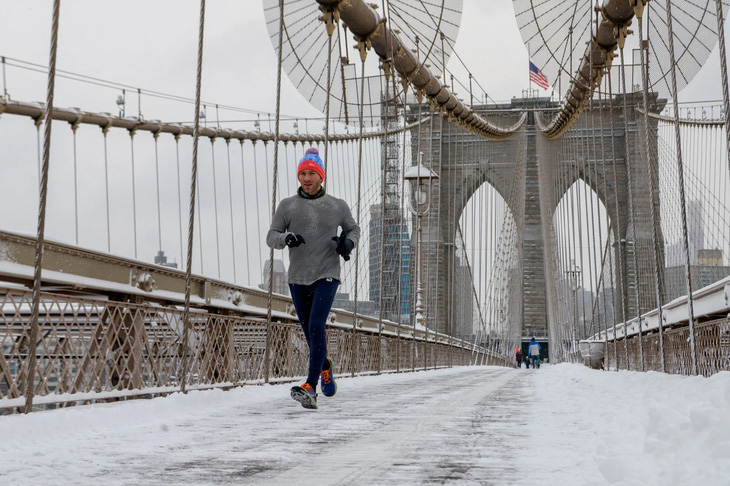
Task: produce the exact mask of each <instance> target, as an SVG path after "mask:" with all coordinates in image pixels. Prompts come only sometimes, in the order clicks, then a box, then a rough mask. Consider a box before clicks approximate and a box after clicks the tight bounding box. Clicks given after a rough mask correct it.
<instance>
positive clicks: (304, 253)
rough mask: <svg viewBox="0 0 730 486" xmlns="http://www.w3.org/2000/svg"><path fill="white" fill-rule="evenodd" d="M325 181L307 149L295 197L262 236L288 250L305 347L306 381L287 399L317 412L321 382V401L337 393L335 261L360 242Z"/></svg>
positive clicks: (343, 207) (316, 158)
mask: <svg viewBox="0 0 730 486" xmlns="http://www.w3.org/2000/svg"><path fill="white" fill-rule="evenodd" d="M324 178H325V173H324V164H323V163H322V159H321V158H320V157H319V152H318V151H317V149H316V148H310V149H308V150H307V152H306V153H305V154H304V157H302V159H301V160H300V161H299V165H298V166H297V179H299V184H300V187H299V188H298V189H297V194H296V195H294V196H291V197H288V198H286V199H283V200H282V201H281V203H280V204H279V207H278V208H276V212H275V213H274V219H273V221H272V222H271V228H269V232H268V234H267V235H266V244H267V245H269V247H271V248H274V249H278V250H280V249H283V248H284V247H285V246H286V247H289V271H288V275H287V276H288V279H289V290H290V291H291V296H292V301H293V302H294V308H295V309H296V311H297V317H298V319H299V322H300V323H301V325H302V330H303V331H304V337H305V339H306V341H307V345H308V346H309V369H308V374H307V381H305V382H304V383H302V384H301V385H300V386H294V387H292V389H291V397H292V398H293V399H294V400H296V401H298V402H299V403H301V404H302V406H303V407H304V408H317V382H319V381H320V380H321V389H322V394H323V395H324V396H326V397H331V396H334V394H335V393H337V384H336V383H335V380H334V375H333V370H332V360H331V359H330V358H328V357H327V339H326V334H325V324H326V321H327V316H328V315H329V312H330V309H331V308H332V302H334V299H335V293H336V292H337V287H338V286H339V285H340V257H342V258H343V259H344V260H346V261H347V260H349V259H350V253H351V252H352V250H353V248H355V246H357V242H358V240H359V239H360V227H359V226H358V225H357V223H356V222H355V220H354V219H353V217H352V212H351V211H350V208H349V206H348V205H347V203H346V202H345V201H343V200H342V199H338V198H336V197H333V196H331V195H329V194H327V193H326V192H325V189H324V187H323V186H322V183H323V182H324ZM338 227H339V228H342V231H341V233H340V234H339V235H338V234H337V230H338Z"/></svg>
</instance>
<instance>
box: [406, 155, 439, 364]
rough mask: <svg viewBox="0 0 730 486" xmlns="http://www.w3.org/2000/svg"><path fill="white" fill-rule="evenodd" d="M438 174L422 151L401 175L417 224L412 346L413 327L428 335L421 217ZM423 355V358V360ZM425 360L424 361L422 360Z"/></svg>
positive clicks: (426, 209) (429, 199)
mask: <svg viewBox="0 0 730 486" xmlns="http://www.w3.org/2000/svg"><path fill="white" fill-rule="evenodd" d="M438 178H439V176H438V174H436V173H435V172H433V171H432V170H431V169H429V168H428V167H426V166H424V165H423V152H419V154H418V165H414V166H412V167H410V168H409V169H408V170H407V171H406V173H405V174H404V175H403V180H405V181H406V182H409V183H410V184H411V199H412V200H411V199H409V201H408V209H409V210H410V212H411V214H413V215H414V216H416V218H417V222H416V224H417V225H418V232H417V242H416V319H415V323H414V333H413V337H414V341H413V343H414V346H415V328H416V327H417V326H419V325H420V326H423V328H424V329H426V337H428V328H427V327H426V323H425V315H424V313H425V309H424V307H423V288H422V286H421V266H422V261H421V260H422V258H421V253H422V248H421V245H422V240H423V230H422V228H423V225H422V223H421V219H422V218H423V216H425V215H426V214H428V212H429V211H430V210H431V200H432V198H431V186H432V183H433V181H434V180H436V179H438ZM424 354H425V353H424ZM425 359H426V358H425V356H424V360H425ZM424 362H425V361H424ZM415 366H416V365H415V355H414V359H413V368H415Z"/></svg>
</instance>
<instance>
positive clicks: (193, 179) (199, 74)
mask: <svg viewBox="0 0 730 486" xmlns="http://www.w3.org/2000/svg"><path fill="white" fill-rule="evenodd" d="M204 26H205V0H200V26H199V28H198V63H197V71H196V78H195V115H194V118H193V119H194V120H195V125H194V126H193V161H192V170H191V174H190V212H189V219H188V252H187V264H186V265H185V310H184V312H183V341H182V375H181V376H180V380H181V385H180V390H181V391H182V392H183V393H187V390H186V385H187V374H188V341H189V338H190V291H191V289H190V281H191V279H192V267H193V235H194V229H195V191H196V188H197V181H198V136H199V133H200V86H201V83H202V78H203V39H204V36H203V32H204V30H203V28H204ZM202 263H203V262H202V260H201V265H202Z"/></svg>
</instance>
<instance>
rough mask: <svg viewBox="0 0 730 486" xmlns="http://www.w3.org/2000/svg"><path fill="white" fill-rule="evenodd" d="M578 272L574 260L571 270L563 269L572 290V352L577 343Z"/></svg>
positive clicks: (574, 350)
mask: <svg viewBox="0 0 730 486" xmlns="http://www.w3.org/2000/svg"><path fill="white" fill-rule="evenodd" d="M580 274H581V270H580V267H579V266H578V265H576V264H575V260H573V261H572V265H571V270H566V271H565V275H566V276H568V278H569V280H570V290H572V291H573V354H575V352H576V350H577V344H578V336H577V334H578V299H577V296H576V295H577V293H578V289H580ZM584 334H585V333H584ZM584 337H585V336H584Z"/></svg>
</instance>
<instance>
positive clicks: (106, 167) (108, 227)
mask: <svg viewBox="0 0 730 486" xmlns="http://www.w3.org/2000/svg"><path fill="white" fill-rule="evenodd" d="M111 126H112V122H111V120H109V123H108V124H107V126H105V127H104V128H102V129H101V131H102V133H103V134H104V181H105V184H106V250H107V251H108V252H109V253H111V252H112V229H111V219H110V218H109V155H108V151H107V133H108V132H109V128H110V127H111Z"/></svg>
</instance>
